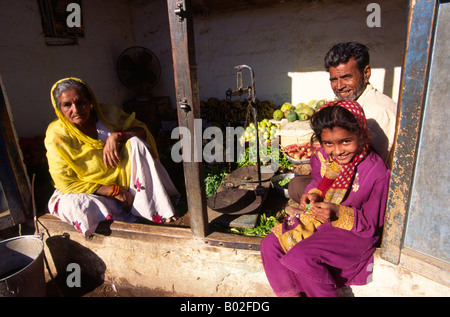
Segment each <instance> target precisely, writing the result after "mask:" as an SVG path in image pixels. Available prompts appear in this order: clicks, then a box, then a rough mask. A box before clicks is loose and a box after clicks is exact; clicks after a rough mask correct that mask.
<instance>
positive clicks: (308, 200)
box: [300, 193, 322, 210]
mask: <svg viewBox="0 0 450 317" xmlns="http://www.w3.org/2000/svg"><path fill="white" fill-rule="evenodd" d="M319 201H322V197H320V196H319V194H316V193H313V194H303V195H302V197H300V209H302V210H305V209H306V205H307V204H314V203H316V202H319Z"/></svg>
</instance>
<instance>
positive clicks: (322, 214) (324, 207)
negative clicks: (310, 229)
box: [310, 202, 339, 222]
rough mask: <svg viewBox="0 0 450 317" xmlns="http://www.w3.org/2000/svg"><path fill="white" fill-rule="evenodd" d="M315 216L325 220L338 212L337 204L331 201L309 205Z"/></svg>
mask: <svg viewBox="0 0 450 317" xmlns="http://www.w3.org/2000/svg"><path fill="white" fill-rule="evenodd" d="M310 210H311V211H312V213H313V215H314V217H315V218H317V219H319V220H320V221H322V222H327V221H329V220H330V219H331V218H334V217H335V216H337V214H338V210H339V206H338V205H335V204H332V203H325V202H318V203H314V204H312V206H311V207H310Z"/></svg>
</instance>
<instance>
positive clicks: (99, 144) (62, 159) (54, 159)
mask: <svg viewBox="0 0 450 317" xmlns="http://www.w3.org/2000/svg"><path fill="white" fill-rule="evenodd" d="M67 79H73V80H76V81H79V82H81V83H83V84H84V85H86V87H87V88H88V89H89V92H90V94H91V96H92V107H93V110H94V111H95V113H96V114H97V117H98V119H99V120H101V121H102V122H103V124H104V125H105V126H106V127H107V128H108V129H109V130H110V131H113V132H119V131H125V130H127V129H130V128H134V127H140V128H142V129H144V130H145V133H146V142H147V144H148V145H149V146H150V147H151V149H152V150H153V152H154V153H157V149H156V143H155V140H154V138H153V136H152V135H151V133H150V131H149V130H148V128H147V126H146V125H145V124H144V123H142V122H141V121H139V120H137V119H136V118H135V114H134V113H133V114H131V115H129V114H127V113H125V112H124V111H122V110H121V109H119V108H117V107H115V106H111V105H104V104H99V103H98V102H97V99H96V97H95V95H94V93H93V91H92V90H91V88H90V87H89V86H88V85H87V84H86V83H84V82H83V81H82V80H80V79H78V78H64V79H62V80H59V81H58V82H56V83H55V84H54V85H53V87H52V89H51V94H50V96H51V100H52V104H53V107H54V109H55V113H56V116H57V119H56V120H54V121H53V122H52V123H50V124H49V126H48V128H47V132H46V137H45V147H46V149H47V159H48V164H49V170H50V174H51V176H52V179H53V181H54V183H55V184H54V186H55V188H57V189H59V190H61V191H62V192H63V193H88V194H89V193H94V192H95V191H96V190H97V189H98V188H99V187H100V186H102V185H113V184H115V185H120V186H122V187H124V188H128V187H129V185H130V159H129V153H130V151H129V143H128V142H127V143H126V145H125V146H123V147H122V149H121V153H120V158H121V159H120V163H119V165H118V166H117V167H115V168H112V167H108V168H107V167H106V166H105V165H104V163H103V147H104V145H105V142H103V141H102V140H97V139H93V138H91V137H89V136H87V135H86V134H84V133H83V132H81V131H80V130H79V129H78V128H77V127H76V126H75V125H74V124H73V123H72V122H70V120H68V119H67V118H66V117H65V116H64V114H63V113H62V112H61V110H60V109H58V107H57V103H56V100H54V98H53V91H54V89H55V88H56V85H57V84H58V83H60V82H61V81H64V80H67Z"/></svg>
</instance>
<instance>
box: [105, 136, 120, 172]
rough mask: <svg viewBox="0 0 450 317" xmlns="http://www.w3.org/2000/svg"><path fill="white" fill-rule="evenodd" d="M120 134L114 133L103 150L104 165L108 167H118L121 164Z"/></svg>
mask: <svg viewBox="0 0 450 317" xmlns="http://www.w3.org/2000/svg"><path fill="white" fill-rule="evenodd" d="M119 141H120V140H119V134H118V133H113V134H111V135H110V136H109V137H108V139H106V142H105V146H104V148H103V163H104V164H105V166H106V167H109V166H111V167H116V166H117V165H119V162H120V154H119Z"/></svg>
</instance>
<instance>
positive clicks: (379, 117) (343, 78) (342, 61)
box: [325, 42, 397, 161]
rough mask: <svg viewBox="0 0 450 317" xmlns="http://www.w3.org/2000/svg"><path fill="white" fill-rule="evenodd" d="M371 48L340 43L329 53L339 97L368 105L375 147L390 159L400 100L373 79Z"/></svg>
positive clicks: (328, 67) (333, 84)
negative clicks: (381, 90) (380, 88)
mask: <svg viewBox="0 0 450 317" xmlns="http://www.w3.org/2000/svg"><path fill="white" fill-rule="evenodd" d="M369 60H370V57H369V50H368V48H367V47H366V46H365V45H363V44H360V43H356V42H348V43H339V44H336V45H335V46H333V47H332V48H331V49H330V51H329V52H328V53H327V54H326V56H325V69H326V71H327V72H329V74H330V84H331V89H333V91H334V93H335V95H336V97H337V98H339V99H349V100H356V101H357V102H358V103H359V104H360V105H361V107H362V108H363V109H364V113H365V115H366V118H367V126H368V128H369V131H370V141H371V145H372V147H373V148H374V149H375V150H376V151H377V152H378V154H379V155H380V156H381V157H382V158H383V159H384V160H385V161H386V160H387V158H388V155H389V152H390V150H391V147H392V144H393V142H394V135H395V122H396V119H397V105H396V103H395V102H394V101H393V100H392V99H391V98H389V97H388V96H386V95H384V94H383V93H381V92H379V91H378V90H377V89H375V88H374V87H373V86H372V85H371V84H370V83H369V79H370V75H371V69H370V64H369Z"/></svg>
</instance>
